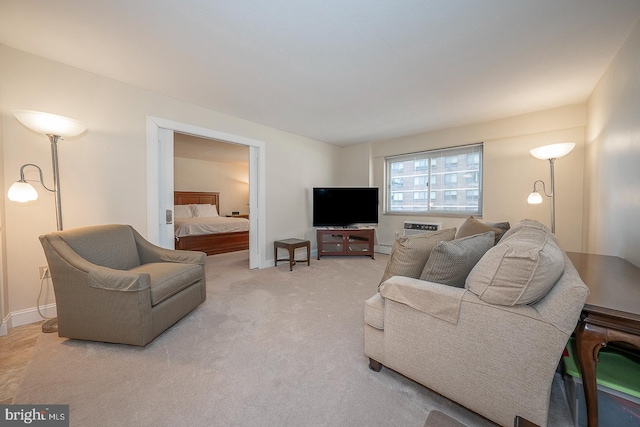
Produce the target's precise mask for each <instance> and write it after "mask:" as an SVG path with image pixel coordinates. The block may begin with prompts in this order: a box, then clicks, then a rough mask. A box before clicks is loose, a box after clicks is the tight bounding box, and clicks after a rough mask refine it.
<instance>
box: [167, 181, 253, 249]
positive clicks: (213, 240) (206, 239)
mask: <svg viewBox="0 0 640 427" xmlns="http://www.w3.org/2000/svg"><path fill="white" fill-rule="evenodd" d="M219 208H220V194H219V193H217V192H194V191H176V192H174V231H175V239H176V249H182V250H192V251H202V252H205V253H206V254H207V255H216V254H221V253H226V252H234V251H240V250H246V249H249V220H247V219H245V218H237V217H222V216H220V215H219Z"/></svg>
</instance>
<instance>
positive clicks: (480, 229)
mask: <svg viewBox="0 0 640 427" xmlns="http://www.w3.org/2000/svg"><path fill="white" fill-rule="evenodd" d="M487 231H493V232H494V233H495V240H494V244H495V243H498V240H500V238H501V237H502V235H503V234H504V231H503V230H502V229H500V228H497V227H492V226H490V225H488V224H484V223H482V222H480V221H478V220H477V219H475V218H474V217H472V216H470V217H469V218H467V219H466V220H465V222H463V223H462V225H461V226H460V228H459V229H458V233H457V234H456V239H460V238H462V237H467V236H473V235H475V234H481V233H486V232H487Z"/></svg>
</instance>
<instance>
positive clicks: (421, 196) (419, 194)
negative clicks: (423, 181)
mask: <svg viewBox="0 0 640 427" xmlns="http://www.w3.org/2000/svg"><path fill="white" fill-rule="evenodd" d="M413 200H427V192H426V191H414V192H413Z"/></svg>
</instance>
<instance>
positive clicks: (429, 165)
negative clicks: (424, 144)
mask: <svg viewBox="0 0 640 427" xmlns="http://www.w3.org/2000/svg"><path fill="white" fill-rule="evenodd" d="M385 167H386V171H387V173H386V178H385V179H386V183H385V194H384V198H385V214H389V213H391V214H393V213H421V214H437V215H440V216H446V215H468V214H474V215H482V144H473V145H465V146H459V147H452V148H447V149H440V150H431V151H423V152H419V153H411V154H403V155H398V156H390V157H387V158H386V159H385ZM405 193H410V194H409V195H407V197H405V196H404V194H405Z"/></svg>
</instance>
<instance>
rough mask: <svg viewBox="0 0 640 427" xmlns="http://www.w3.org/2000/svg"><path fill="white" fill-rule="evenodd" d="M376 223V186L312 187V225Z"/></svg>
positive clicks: (335, 225) (338, 225)
mask: <svg viewBox="0 0 640 427" xmlns="http://www.w3.org/2000/svg"><path fill="white" fill-rule="evenodd" d="M377 223H378V189H377V188H370V187H357V188H355V187H325V188H314V189H313V226H314V227H346V226H352V225H356V224H377Z"/></svg>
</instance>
